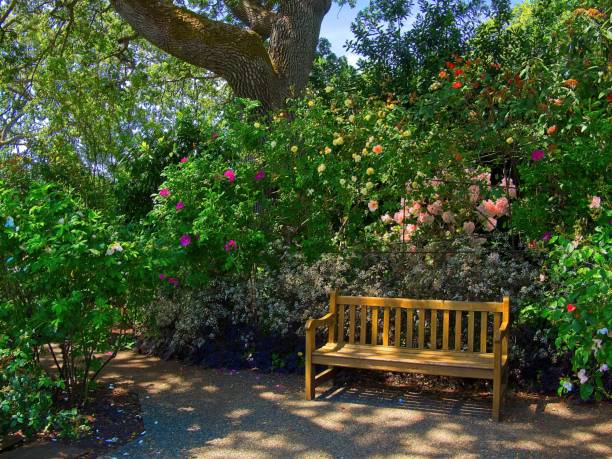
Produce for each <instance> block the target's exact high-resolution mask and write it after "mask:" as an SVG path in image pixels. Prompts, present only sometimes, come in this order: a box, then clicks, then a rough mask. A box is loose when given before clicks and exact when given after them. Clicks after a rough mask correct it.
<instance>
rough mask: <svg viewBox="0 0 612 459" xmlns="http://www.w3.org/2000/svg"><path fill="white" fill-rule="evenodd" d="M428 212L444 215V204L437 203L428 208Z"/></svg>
mask: <svg viewBox="0 0 612 459" xmlns="http://www.w3.org/2000/svg"><path fill="white" fill-rule="evenodd" d="M427 210H428V212H429V213H430V214H432V215H440V213H442V203H441V202H440V201H435V202H434V203H432V204H429V205H428V206H427Z"/></svg>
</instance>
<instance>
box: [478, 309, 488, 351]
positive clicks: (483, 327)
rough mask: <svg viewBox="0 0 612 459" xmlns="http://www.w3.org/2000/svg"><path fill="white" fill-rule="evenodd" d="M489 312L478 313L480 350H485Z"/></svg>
mask: <svg viewBox="0 0 612 459" xmlns="http://www.w3.org/2000/svg"><path fill="white" fill-rule="evenodd" d="M488 321H489V314H488V313H487V312H484V311H483V312H481V313H480V352H487V324H488Z"/></svg>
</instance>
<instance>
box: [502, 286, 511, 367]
mask: <svg viewBox="0 0 612 459" xmlns="http://www.w3.org/2000/svg"><path fill="white" fill-rule="evenodd" d="M502 304H503V312H502V319H503V320H504V321H506V320H508V321H509V320H510V297H507V296H505V297H504V301H503V303H502ZM502 355H504V356H507V355H508V335H506V337H505V338H504V339H503V340H502Z"/></svg>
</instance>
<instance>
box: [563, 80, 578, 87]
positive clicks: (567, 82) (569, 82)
mask: <svg viewBox="0 0 612 459" xmlns="http://www.w3.org/2000/svg"><path fill="white" fill-rule="evenodd" d="M563 84H564V85H565V86H567V87H568V88H570V89H576V86H578V80H574V79H573V78H570V79H569V80H565V81H564V82H563Z"/></svg>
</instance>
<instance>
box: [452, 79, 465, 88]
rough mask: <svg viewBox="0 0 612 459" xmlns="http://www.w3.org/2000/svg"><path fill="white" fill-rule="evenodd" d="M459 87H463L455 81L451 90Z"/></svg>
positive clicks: (459, 82)
mask: <svg viewBox="0 0 612 459" xmlns="http://www.w3.org/2000/svg"><path fill="white" fill-rule="evenodd" d="M461 86H463V85H462V84H461V81H455V82H454V83H453V84H452V87H453V89H459V88H460V87H461Z"/></svg>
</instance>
